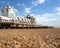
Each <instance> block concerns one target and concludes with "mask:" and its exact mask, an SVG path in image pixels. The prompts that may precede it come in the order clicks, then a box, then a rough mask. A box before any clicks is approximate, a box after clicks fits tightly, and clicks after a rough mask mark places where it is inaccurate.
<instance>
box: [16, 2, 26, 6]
mask: <svg viewBox="0 0 60 48" xmlns="http://www.w3.org/2000/svg"><path fill="white" fill-rule="evenodd" d="M17 5H18V6H22V7H25V6H26V5H25V4H24V3H22V4H20V3H18V4H17Z"/></svg>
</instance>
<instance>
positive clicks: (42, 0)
mask: <svg viewBox="0 0 60 48" xmlns="http://www.w3.org/2000/svg"><path fill="white" fill-rule="evenodd" d="M45 1H46V0H38V3H39V4H42V3H45Z"/></svg>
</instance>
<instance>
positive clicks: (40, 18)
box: [32, 13, 60, 27]
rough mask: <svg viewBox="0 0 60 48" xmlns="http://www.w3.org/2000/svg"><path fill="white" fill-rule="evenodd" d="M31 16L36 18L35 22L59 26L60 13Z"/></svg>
mask: <svg viewBox="0 0 60 48" xmlns="http://www.w3.org/2000/svg"><path fill="white" fill-rule="evenodd" d="M32 16H34V17H35V18H36V22H37V24H40V25H44V26H54V27H60V14H58V13H45V14H42V15H35V14H32Z"/></svg>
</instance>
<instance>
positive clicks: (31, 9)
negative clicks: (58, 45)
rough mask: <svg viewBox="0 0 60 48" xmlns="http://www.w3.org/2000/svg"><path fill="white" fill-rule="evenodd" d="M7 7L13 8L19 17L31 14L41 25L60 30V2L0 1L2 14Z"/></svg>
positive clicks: (51, 0)
mask: <svg viewBox="0 0 60 48" xmlns="http://www.w3.org/2000/svg"><path fill="white" fill-rule="evenodd" d="M6 5H10V6H13V7H14V8H15V9H16V12H17V16H26V15H27V14H30V15H32V16H34V17H35V18H36V23H37V24H39V25H43V26H54V27H58V28H60V0H0V14H1V8H2V7H3V6H6Z"/></svg>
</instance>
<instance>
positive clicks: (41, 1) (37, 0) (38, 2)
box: [32, 0, 46, 6]
mask: <svg viewBox="0 0 60 48" xmlns="http://www.w3.org/2000/svg"><path fill="white" fill-rule="evenodd" d="M45 1H46V0H36V1H34V2H32V5H34V6H37V5H39V4H43V3H45Z"/></svg>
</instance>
